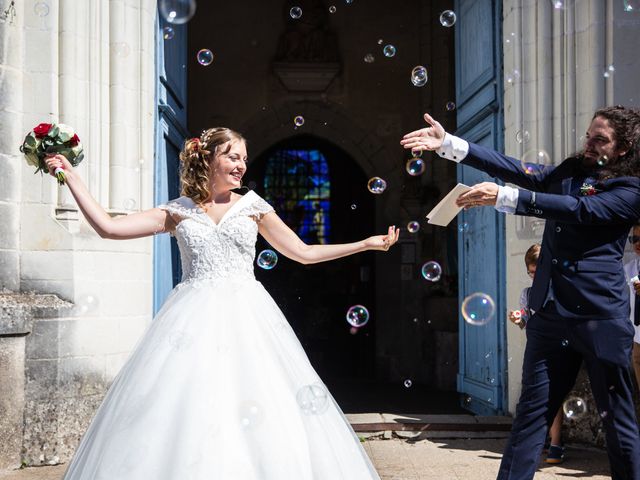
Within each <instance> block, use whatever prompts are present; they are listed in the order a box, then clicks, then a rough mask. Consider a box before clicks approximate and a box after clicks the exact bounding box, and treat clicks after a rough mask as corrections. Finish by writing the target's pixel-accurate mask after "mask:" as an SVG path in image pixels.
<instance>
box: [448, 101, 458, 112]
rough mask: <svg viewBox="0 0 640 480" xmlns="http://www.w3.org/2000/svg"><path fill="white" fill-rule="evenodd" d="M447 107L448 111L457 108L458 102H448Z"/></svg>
mask: <svg viewBox="0 0 640 480" xmlns="http://www.w3.org/2000/svg"><path fill="white" fill-rule="evenodd" d="M445 108H446V109H447V111H448V112H450V111H452V110H455V109H456V102H447V104H446V105H445Z"/></svg>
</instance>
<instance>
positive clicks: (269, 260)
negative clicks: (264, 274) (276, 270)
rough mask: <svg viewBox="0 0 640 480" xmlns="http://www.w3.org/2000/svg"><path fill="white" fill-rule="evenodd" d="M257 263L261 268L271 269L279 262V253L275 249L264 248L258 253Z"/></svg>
mask: <svg viewBox="0 0 640 480" xmlns="http://www.w3.org/2000/svg"><path fill="white" fill-rule="evenodd" d="M256 263H257V264H258V266H259V267H260V268H263V269H265V270H271V269H272V268H273V267H275V266H276V263H278V254H277V253H276V252H274V251H273V250H269V249H267V250H263V251H261V252H260V254H258V258H257V260H256Z"/></svg>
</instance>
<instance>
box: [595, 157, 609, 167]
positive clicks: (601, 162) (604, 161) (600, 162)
mask: <svg viewBox="0 0 640 480" xmlns="http://www.w3.org/2000/svg"><path fill="white" fill-rule="evenodd" d="M607 163H609V157H607V156H606V155H603V156H601V157H600V158H598V160H596V165H598V166H599V167H604V166H605V165H606V164H607Z"/></svg>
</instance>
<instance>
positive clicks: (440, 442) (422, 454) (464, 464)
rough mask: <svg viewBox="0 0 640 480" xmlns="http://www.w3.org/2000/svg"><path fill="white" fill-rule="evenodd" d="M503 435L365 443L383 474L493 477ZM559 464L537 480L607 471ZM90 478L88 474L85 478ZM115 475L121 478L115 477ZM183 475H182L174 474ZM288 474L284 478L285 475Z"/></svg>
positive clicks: (38, 476) (603, 461) (27, 476)
mask: <svg viewBox="0 0 640 480" xmlns="http://www.w3.org/2000/svg"><path fill="white" fill-rule="evenodd" d="M504 442H505V440H504V439H499V440H496V439H480V438H476V439H459V438H458V439H451V440H447V439H423V440H415V439H414V440H407V439H399V438H393V439H391V440H379V439H375V440H367V441H366V442H365V443H364V446H365V448H366V450H367V453H368V454H369V456H370V457H371V459H372V460H373V463H374V464H375V466H376V468H377V469H378V472H379V473H380V476H381V477H382V479H383V480H457V479H461V480H462V479H465V480H466V479H469V480H485V479H486V480H493V479H495V476H496V472H497V470H498V465H499V463H500V453H501V452H502V448H503V446H504ZM567 455H568V458H567V461H566V462H565V463H564V464H563V465H560V466H556V467H547V466H543V467H542V468H541V469H540V471H539V472H538V473H537V474H536V476H535V480H551V479H558V480H559V479H563V480H566V479H567V478H589V479H592V480H604V479H608V478H611V477H610V476H609V475H608V465H607V456H606V453H605V452H604V451H602V450H597V449H594V448H591V447H577V446H571V447H569V448H568V452H567ZM64 469H65V466H64V465H59V466H55V467H39V468H26V469H24V470H18V471H15V472H0V479H2V480H60V479H61V478H62V474H63V473H64ZM87 480H90V479H87ZM114 480H117V479H114ZM176 480H179V479H176ZM283 480H284V479H283Z"/></svg>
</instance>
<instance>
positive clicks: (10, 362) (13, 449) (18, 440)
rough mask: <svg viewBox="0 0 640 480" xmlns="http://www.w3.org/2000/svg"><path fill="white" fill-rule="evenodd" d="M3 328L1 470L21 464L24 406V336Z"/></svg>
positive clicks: (0, 355)
mask: <svg viewBox="0 0 640 480" xmlns="http://www.w3.org/2000/svg"><path fill="white" fill-rule="evenodd" d="M2 335H3V332H2V328H1V327H0V386H1V387H0V470H2V469H5V468H17V467H19V466H20V447H21V446H22V415H23V409H24V367H23V365H24V337H5V336H2Z"/></svg>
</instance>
